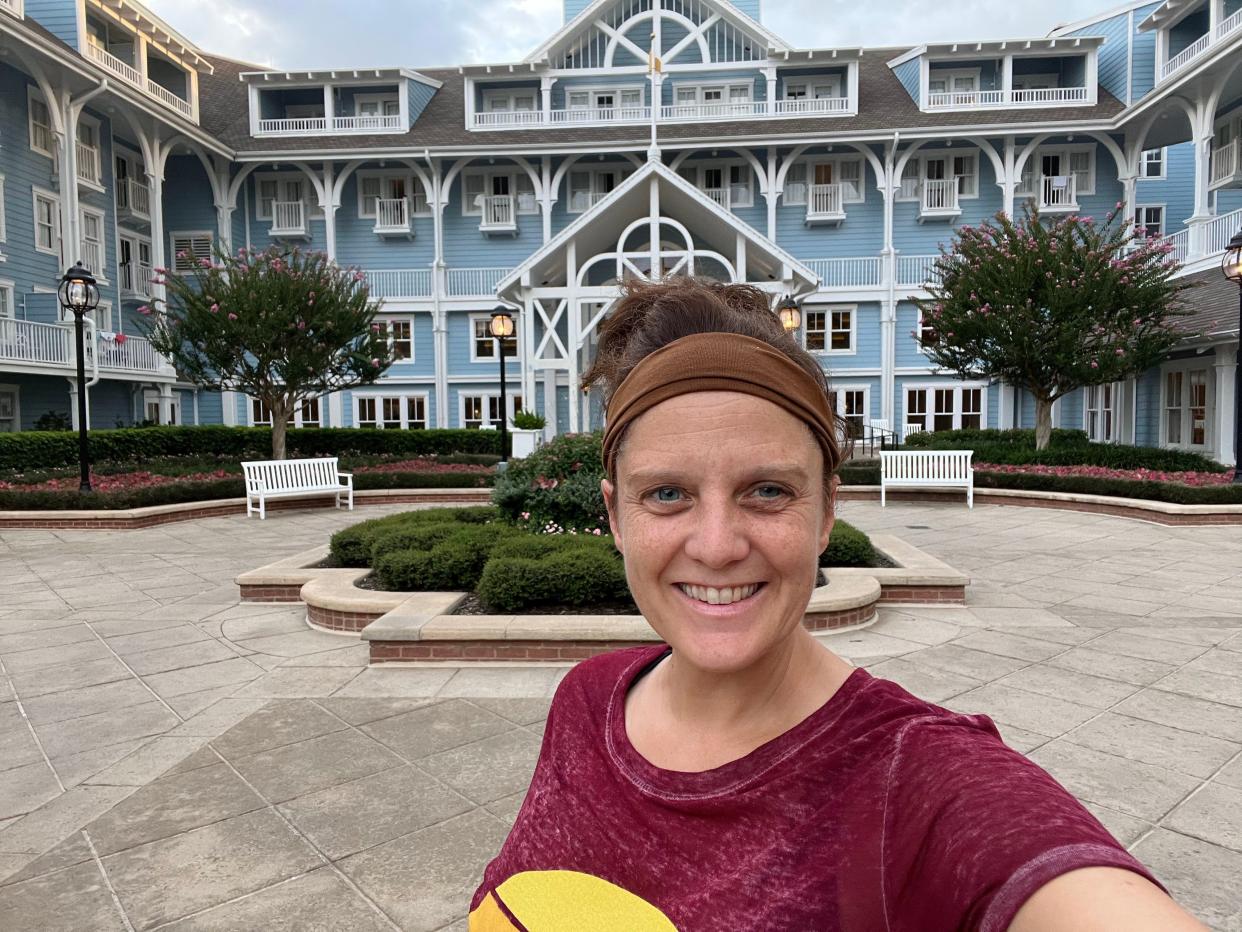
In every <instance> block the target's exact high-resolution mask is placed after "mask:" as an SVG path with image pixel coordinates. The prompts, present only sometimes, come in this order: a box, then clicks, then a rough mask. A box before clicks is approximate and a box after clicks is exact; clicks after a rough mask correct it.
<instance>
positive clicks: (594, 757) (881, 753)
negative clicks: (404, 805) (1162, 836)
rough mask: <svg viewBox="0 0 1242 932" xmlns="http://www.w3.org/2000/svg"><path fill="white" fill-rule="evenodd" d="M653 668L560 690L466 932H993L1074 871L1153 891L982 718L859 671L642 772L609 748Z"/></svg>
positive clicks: (597, 672) (624, 660) (598, 663)
mask: <svg viewBox="0 0 1242 932" xmlns="http://www.w3.org/2000/svg"><path fill="white" fill-rule="evenodd" d="M667 650H668V648H667V647H665V646H663V645H656V646H651V647H641V648H631V649H627V650H620V651H616V652H613V653H610V654H606V655H603V656H600V657H596V658H594V659H592V660H588V661H586V662H584V663H582V664H580V665H579V666H578V667H576V668H575V669H574V670H573V671H572V672H571V673H570V674H569V675H568V676H567V677H566V678H565V680H564V681H563V682H562V684H561V686H560V688H559V689H558V690H557V693H556V698H555V699H554V700H553V702H552V707H551V710H550V711H549V714H548V721H547V725H546V730H545V732H544V738H543V748H542V751H541V753H540V756H539V762H538V765H537V767H536V769H535V774H534V777H533V779H532V780H531V785H530V791H529V793H528V794H527V796H526V801H525V803H524V804H523V805H522V808H521V811H520V812H519V813H518V817H517V820H516V822H515V824H514V826H513V830H512V832H511V833H510V835H509V838H508V840H507V841H506V842H505V844H504V847H503V848H502V849H501V851H500V854H499V855H498V856H497V857H496V859H495V860H493V861H492V862H491V864H489V865H488V867H487V871H486V873H485V875H484V878H483V884H482V886H480V888H479V890H478V891H477V892H476V893H475V895H474V898H473V900H472V901H471V904H470V907H471V922H470V929H471V932H493V930H501V929H517V930H527V932H540V930H542V929H561V928H566V929H568V928H575V927H579V928H583V929H591V930H605V929H607V930H612V929H628V930H631V932H646V930H648V929H650V930H653V932H654V930H667V929H671V928H676V929H677V930H680V932H696V930H712V932H715V930H720V929H746V930H785V929H788V930H799V932H805V930H816V932H829V930H837V929H840V930H860V932H861V930H867V932H871V930H893V932H895V930H918V932H934V930H940V929H946V930H947V929H981V930H1003V929H1006V928H1007V927H1008V925H1009V923H1010V921H1011V920H1012V919H1013V917H1014V914H1015V913H1016V912H1017V911H1018V908H1019V907H1020V906H1021V905H1022V904H1023V903H1024V902H1025V901H1026V899H1027V898H1028V897H1030V896H1031V894H1033V893H1034V892H1035V891H1036V890H1037V889H1039V888H1040V887H1041V886H1043V885H1044V884H1046V883H1047V882H1048V881H1050V880H1052V879H1053V878H1054V877H1056V876H1058V875H1060V874H1063V873H1065V872H1067V871H1071V870H1074V869H1076V868H1080V867H1092V866H1108V867H1122V868H1126V869H1129V870H1132V871H1136V872H1137V873H1139V874H1142V875H1143V876H1144V877H1147V878H1148V879H1150V880H1152V881H1153V882H1155V878H1153V877H1152V876H1151V874H1149V873H1148V872H1147V870H1146V869H1145V868H1144V867H1143V866H1142V865H1141V864H1140V863H1139V862H1138V861H1137V860H1135V859H1134V858H1133V857H1131V856H1130V855H1129V854H1128V853H1127V852H1126V851H1125V849H1124V848H1123V847H1122V846H1121V845H1120V844H1119V843H1118V842H1117V841H1116V840H1115V839H1114V838H1113V837H1112V836H1111V835H1110V834H1109V833H1108V831H1107V830H1106V829H1105V828H1104V827H1103V826H1102V825H1101V824H1100V823H1099V822H1098V821H1097V820H1096V819H1095V817H1094V816H1092V815H1091V814H1090V813H1089V812H1088V811H1087V810H1086V809H1085V808H1083V806H1082V805H1081V804H1080V803H1079V802H1078V801H1077V800H1075V799H1074V798H1073V797H1072V796H1071V795H1070V794H1069V793H1068V792H1066V790H1065V789H1063V788H1062V787H1061V785H1060V784H1058V783H1057V782H1056V781H1055V780H1053V779H1052V777H1050V776H1049V775H1048V774H1047V773H1046V772H1045V771H1044V770H1042V769H1041V768H1039V767H1037V766H1036V765H1035V764H1033V763H1031V762H1030V761H1029V760H1027V759H1026V758H1025V757H1023V756H1022V755H1021V754H1019V753H1017V752H1016V751H1013V750H1011V749H1010V748H1008V747H1006V746H1005V745H1004V744H1003V743H1002V742H1001V740H1000V735H999V734H998V733H997V731H996V727H995V726H994V725H993V724H992V721H991V719H989V718H988V717H987V716H985V715H961V714H958V713H955V712H951V711H949V710H947V709H943V708H940V707H939V706H936V705H932V704H931V703H928V702H924V701H923V700H921V699H917V698H915V697H914V696H912V695H911V694H910V693H908V692H906V691H905V690H904V689H902V688H901V687H900V686H898V685H897V684H896V683H893V682H890V681H888V680H883V679H879V678H877V677H874V676H872V675H871V674H869V673H868V672H867V671H866V670H863V669H857V670H855V671H854V672H853V673H852V674H850V676H849V678H848V679H847V680H846V681H845V683H844V684H843V685H842V686H841V688H840V689H839V690H838V691H837V693H836V694H835V695H834V696H833V697H832V698H831V699H829V700H828V701H827V702H826V703H825V704H824V705H823V706H821V707H820V708H819V709H818V710H816V711H815V712H814V713H813V714H812V715H811V716H810V717H808V718H807V719H805V720H804V721H802V722H800V723H799V724H798V725H796V726H794V727H793V728H791V729H790V730H789V731H787V732H785V733H784V734H783V735H781V736H780V737H778V738H775V739H774V740H772V741H769V742H768V743H766V744H764V745H762V746H761V747H758V748H756V749H755V750H754V751H752V752H751V753H750V754H747V755H746V756H745V757H743V758H741V759H740V760H736V761H732V762H730V763H728V764H725V765H723V766H721V767H717V768H715V769H713V770H708V771H704V772H702V773H680V772H676V771H671V770H662V769H661V768H659V767H655V766H653V765H652V764H651V763H649V762H648V761H647V760H646V759H645V758H643V757H642V756H641V755H640V754H639V753H638V752H637V751H636V750H635V749H634V748H633V747H632V746H631V745H630V742H629V739H628V737H627V736H626V731H625V696H626V692H627V690H628V689H629V687H630V686H631V685H632V684H633V682H634V681H635V680H636V679H637V678H638V677H639V676H641V675H642V674H643V673H645V672H646V671H647V670H649V669H650V668H651V667H652V666H653V665H654V664H655V662H656V661H658V660H659V659H660V658H661V657H662V656H663V655H664V653H665V652H666V651H667ZM584 923H585V924H584Z"/></svg>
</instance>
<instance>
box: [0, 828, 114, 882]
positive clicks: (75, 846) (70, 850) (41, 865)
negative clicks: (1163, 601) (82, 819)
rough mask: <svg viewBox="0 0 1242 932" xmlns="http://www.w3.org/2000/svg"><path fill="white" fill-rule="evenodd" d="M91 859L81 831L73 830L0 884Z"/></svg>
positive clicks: (41, 874) (57, 869) (38, 875)
mask: <svg viewBox="0 0 1242 932" xmlns="http://www.w3.org/2000/svg"><path fill="white" fill-rule="evenodd" d="M90 860H91V849H90V847H89V846H88V845H87V844H86V838H85V837H84V836H83V835H82V833H81V832H74V833H73V834H72V835H70V836H69V837H68V838H66V839H65V840H64V841H62V842H61V843H60V844H59V845H57V846H56V847H55V848H53V849H52V850H51V851H49V852H47V854H42V855H40V856H39V857H37V858H35V859H34V860H33V861H31V862H30V863H29V864H27V865H26V866H25V867H23V868H22V869H21V870H19V871H17V872H16V873H14V874H12V875H10V876H8V877H4V878H3V879H0V886H5V885H7V884H13V883H21V882H22V881H23V880H33V879H34V878H35V877H42V876H43V875H45V874H50V873H52V872H53V871H59V870H64V869H65V868H66V867H73V866H74V865H75V864H82V863H83V862H85V861H90Z"/></svg>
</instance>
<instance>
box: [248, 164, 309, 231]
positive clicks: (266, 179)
mask: <svg viewBox="0 0 1242 932" xmlns="http://www.w3.org/2000/svg"><path fill="white" fill-rule="evenodd" d="M306 195H307V189H306V184H305V179H303V178H297V177H290V176H283V177H282V176H281V175H259V176H256V180H255V208H254V216H255V219H256V220H267V221H271V220H272V219H273V217H274V216H275V211H276V208H275V206H274V205H275V204H276V202H277V201H281V202H282V203H298V202H304V201H306V199H307V197H306ZM311 200H312V201H315V200H316V199H315V198H311ZM310 216H311V217H316V218H322V217H323V208H322V207H320V206H318V204H317V203H312V205H311V212H310Z"/></svg>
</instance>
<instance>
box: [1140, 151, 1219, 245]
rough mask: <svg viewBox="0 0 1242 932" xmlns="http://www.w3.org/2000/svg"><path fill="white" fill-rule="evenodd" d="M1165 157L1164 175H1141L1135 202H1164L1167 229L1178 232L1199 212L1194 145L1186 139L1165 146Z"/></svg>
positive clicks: (1148, 203)
mask: <svg viewBox="0 0 1242 932" xmlns="http://www.w3.org/2000/svg"><path fill="white" fill-rule="evenodd" d="M1164 158H1165V164H1164V174H1165V176H1164V178H1161V179H1155V178H1150V179H1143V178H1140V179H1139V181H1138V185H1137V188H1136V190H1135V203H1136V204H1143V205H1157V204H1163V205H1164V208H1165V210H1164V231H1165V233H1175V232H1177V231H1178V230H1180V229H1181V228H1182V225H1183V224H1184V223H1185V222H1186V221H1187V220H1188V219H1189V218H1190V215H1191V214H1193V213H1194V211H1195V153H1194V144H1193V143H1189V142H1185V143H1181V144H1180V145H1176V146H1169V147H1167V148H1166V149H1165V154H1164ZM1224 212H1225V211H1222V213H1224Z"/></svg>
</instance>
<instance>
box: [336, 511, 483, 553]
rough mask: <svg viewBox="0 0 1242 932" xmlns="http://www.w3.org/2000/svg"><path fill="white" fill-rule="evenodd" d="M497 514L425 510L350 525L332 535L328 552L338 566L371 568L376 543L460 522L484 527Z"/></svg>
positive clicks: (405, 512)
mask: <svg viewBox="0 0 1242 932" xmlns="http://www.w3.org/2000/svg"><path fill="white" fill-rule="evenodd" d="M497 517H498V513H497V511H496V509H495V508H490V507H488V506H486V505H484V506H479V507H473V508H426V509H420V510H418V511H403V512H401V513H400V514H395V515H386V516H385V517H383V518H371V519H370V520H369V521H362V522H360V523H358V524H353V525H350V526H349V527H347V528H344V529H342V530H340V531H337V532H336V533H335V534H333V535H332V539H331V541H330V542H329V545H328V549H329V552H330V553H331V554H332V558H333V559H334V560H335V561H336V562H337V563H339V564H340V565H341V566H370V565H371V564H370V559H371V548H372V547H373V546H374V545H375V541H376V540H377V539H378V538H380V537H382V536H385V535H387V534H390V533H393V532H394V531H398V530H403V529H411V528H415V527H421V526H425V525H429V524H436V523H444V522H448V523H452V522H461V523H466V524H484V523H486V522H488V521H495V520H496V519H497Z"/></svg>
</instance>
